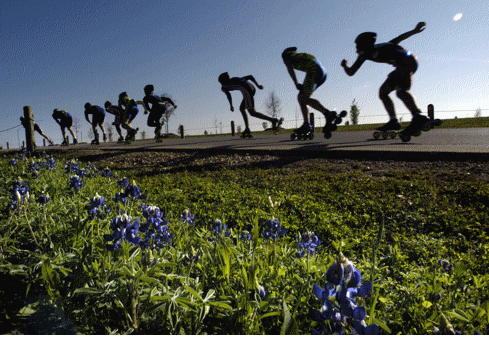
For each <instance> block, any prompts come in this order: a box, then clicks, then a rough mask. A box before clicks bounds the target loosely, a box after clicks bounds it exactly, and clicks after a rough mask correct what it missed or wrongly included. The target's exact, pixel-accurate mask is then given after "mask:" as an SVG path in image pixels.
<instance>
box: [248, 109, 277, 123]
mask: <svg viewBox="0 0 489 339" xmlns="http://www.w3.org/2000/svg"><path fill="white" fill-rule="evenodd" d="M248 112H250V115H251V116H252V117H255V118H258V119H262V120H266V121H270V122H274V121H275V120H276V119H275V118H272V117H270V116H268V115H265V114H263V113H260V112H257V111H255V109H254V108H250V109H248Z"/></svg>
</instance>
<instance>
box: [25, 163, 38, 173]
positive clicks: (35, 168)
mask: <svg viewBox="0 0 489 339" xmlns="http://www.w3.org/2000/svg"><path fill="white" fill-rule="evenodd" d="M27 169H28V170H29V171H30V172H31V173H34V172H39V164H38V163H37V162H34V161H31V162H30V163H29V164H28V165H27ZM38 176H39V175H38Z"/></svg>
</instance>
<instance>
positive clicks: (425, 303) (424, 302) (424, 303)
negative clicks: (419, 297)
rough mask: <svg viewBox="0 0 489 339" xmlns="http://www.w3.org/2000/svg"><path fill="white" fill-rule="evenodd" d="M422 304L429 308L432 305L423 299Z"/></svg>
mask: <svg viewBox="0 0 489 339" xmlns="http://www.w3.org/2000/svg"><path fill="white" fill-rule="evenodd" d="M379 300H380V298H379ZM422 305H423V307H425V308H430V307H431V305H433V304H432V303H431V302H430V301H428V300H425V301H423V304H422Z"/></svg>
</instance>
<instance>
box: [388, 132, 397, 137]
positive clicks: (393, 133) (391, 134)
mask: <svg viewBox="0 0 489 339" xmlns="http://www.w3.org/2000/svg"><path fill="white" fill-rule="evenodd" d="M396 135H397V133H396V132H394V131H392V132H390V133H389V138H391V139H395V138H396Z"/></svg>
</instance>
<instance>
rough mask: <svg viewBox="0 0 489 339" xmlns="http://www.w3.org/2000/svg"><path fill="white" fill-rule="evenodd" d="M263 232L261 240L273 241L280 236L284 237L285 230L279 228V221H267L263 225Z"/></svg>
mask: <svg viewBox="0 0 489 339" xmlns="http://www.w3.org/2000/svg"><path fill="white" fill-rule="evenodd" d="M265 226H266V228H265V230H264V231H263V233H262V234H263V238H264V239H265V240H268V239H270V240H272V241H275V240H277V238H278V237H279V236H281V235H285V233H286V232H287V230H286V229H285V228H281V227H280V221H279V220H278V219H269V220H267V221H266V223H265Z"/></svg>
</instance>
